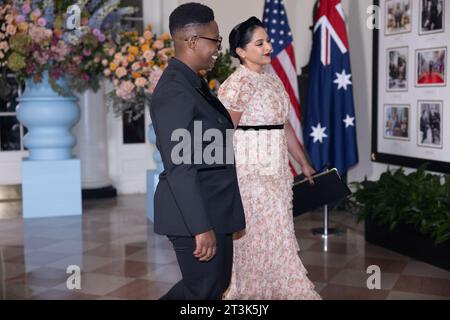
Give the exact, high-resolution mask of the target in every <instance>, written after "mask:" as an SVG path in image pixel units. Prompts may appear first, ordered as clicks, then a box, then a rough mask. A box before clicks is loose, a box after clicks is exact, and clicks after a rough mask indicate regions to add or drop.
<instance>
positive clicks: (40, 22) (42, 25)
mask: <svg viewBox="0 0 450 320" xmlns="http://www.w3.org/2000/svg"><path fill="white" fill-rule="evenodd" d="M37 24H38V25H39V26H41V27H45V25H46V24H47V20H45V18H42V17H41V18H39V19H38V21H37Z"/></svg>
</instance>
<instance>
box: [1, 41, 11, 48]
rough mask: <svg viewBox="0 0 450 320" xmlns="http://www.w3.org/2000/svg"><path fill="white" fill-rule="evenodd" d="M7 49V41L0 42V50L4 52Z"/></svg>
mask: <svg viewBox="0 0 450 320" xmlns="http://www.w3.org/2000/svg"><path fill="white" fill-rule="evenodd" d="M6 49H9V45H8V42H7V41H2V42H0V50H6Z"/></svg>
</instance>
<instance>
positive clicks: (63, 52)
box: [0, 0, 134, 95]
mask: <svg viewBox="0 0 450 320" xmlns="http://www.w3.org/2000/svg"><path fill="white" fill-rule="evenodd" d="M72 4H74V3H73V1H67V0H55V1H54V0H32V1H31V0H14V1H7V3H4V1H0V22H2V25H4V26H5V31H6V32H3V31H2V33H0V40H1V42H0V48H1V50H2V51H1V53H0V67H1V68H2V70H3V72H6V71H12V72H13V73H15V74H16V76H17V79H18V80H19V82H23V81H24V80H25V79H27V78H33V80H34V81H35V82H40V81H41V80H42V75H43V73H44V72H48V74H49V83H50V85H51V86H52V88H53V89H54V90H55V91H56V92H58V93H60V94H62V95H64V94H65V92H64V91H63V89H62V87H60V86H59V85H58V84H57V80H59V79H60V78H62V77H63V76H64V77H66V79H67V80H68V81H69V84H70V86H71V88H72V89H75V90H76V91H79V92H82V91H84V90H86V89H88V88H92V89H93V90H97V89H98V88H99V81H100V77H101V76H102V71H103V68H102V66H101V63H100V62H101V60H102V59H103V58H105V57H106V53H105V50H104V43H105V42H106V41H107V38H108V36H111V34H110V33H109V32H110V30H111V29H109V27H110V25H111V24H114V25H120V23H119V22H120V19H121V17H122V16H123V15H126V14H130V13H133V12H134V9H133V8H130V7H128V8H121V9H118V6H119V5H120V0H109V1H96V0H78V2H76V3H75V4H77V5H78V7H79V8H80V9H81V17H80V18H81V19H80V26H79V27H77V28H76V29H75V30H73V31H70V30H66V29H65V22H66V19H67V13H66V11H67V8H68V7H69V5H72ZM2 28H3V27H2ZM106 30H108V32H106Z"/></svg>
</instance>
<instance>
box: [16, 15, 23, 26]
mask: <svg viewBox="0 0 450 320" xmlns="http://www.w3.org/2000/svg"><path fill="white" fill-rule="evenodd" d="M24 21H25V17H24V16H22V15H19V16H17V17H16V23H17V24H19V23H22V22H24Z"/></svg>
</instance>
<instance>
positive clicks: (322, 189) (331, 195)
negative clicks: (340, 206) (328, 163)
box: [293, 168, 352, 216]
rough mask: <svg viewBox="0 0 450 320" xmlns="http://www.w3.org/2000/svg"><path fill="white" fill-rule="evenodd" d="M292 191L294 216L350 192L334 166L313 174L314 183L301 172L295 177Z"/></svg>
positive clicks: (344, 196) (342, 197)
mask: <svg viewBox="0 0 450 320" xmlns="http://www.w3.org/2000/svg"><path fill="white" fill-rule="evenodd" d="M293 191H294V199H293V202H294V203H293V214H294V216H298V215H300V214H302V213H305V212H308V211H313V210H316V209H317V208H320V207H322V206H324V205H329V204H332V203H335V202H337V201H339V200H342V199H344V198H346V197H348V196H349V195H351V194H352V192H351V191H350V189H349V188H348V186H347V185H346V184H345V183H344V181H342V179H341V177H340V176H339V173H338V171H337V169H336V168H333V169H331V170H327V171H324V172H319V173H317V174H315V175H314V184H310V183H309V181H308V180H307V179H306V178H305V176H304V175H303V174H301V175H299V176H297V177H295V178H294V186H293Z"/></svg>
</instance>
